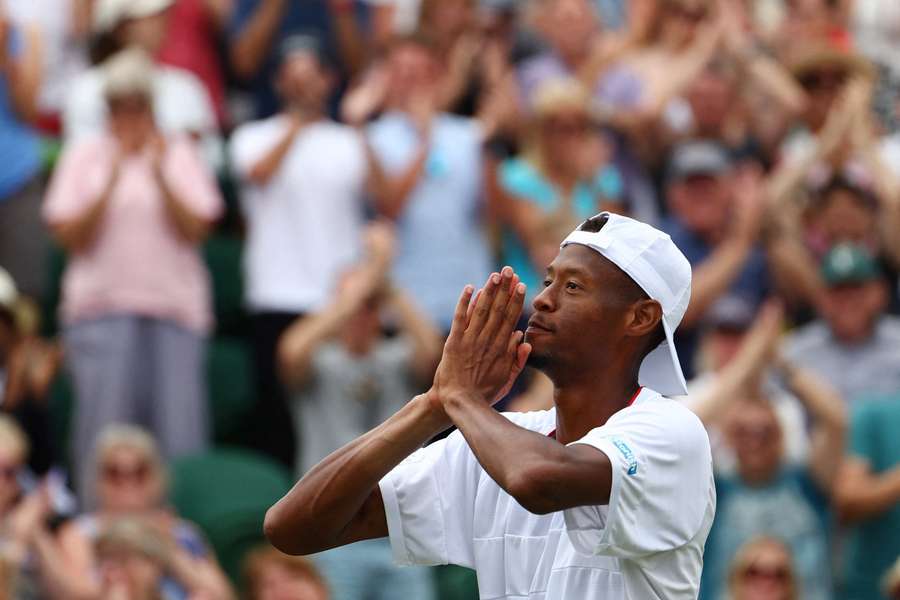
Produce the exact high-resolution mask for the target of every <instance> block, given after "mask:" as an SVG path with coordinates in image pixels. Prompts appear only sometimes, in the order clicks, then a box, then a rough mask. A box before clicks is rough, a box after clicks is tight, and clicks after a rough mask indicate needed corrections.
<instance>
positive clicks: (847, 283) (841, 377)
mask: <svg viewBox="0 0 900 600" xmlns="http://www.w3.org/2000/svg"><path fill="white" fill-rule="evenodd" d="M821 273H822V278H823V279H824V281H825V282H826V285H827V290H826V291H825V294H824V297H823V301H822V302H821V307H822V308H821V316H820V318H819V319H817V320H815V321H814V322H812V323H809V324H807V325H805V326H803V327H800V328H798V329H797V330H795V331H794V332H793V333H792V334H791V335H790V337H789V339H788V341H787V356H788V357H789V358H790V359H791V360H793V361H795V362H797V363H798V364H800V365H803V366H804V367H806V368H808V369H811V370H813V371H815V372H816V373H818V374H819V376H821V377H822V378H823V379H824V380H826V381H828V382H829V383H830V384H831V385H832V386H834V387H835V388H836V389H837V390H839V391H840V393H841V396H843V398H844V400H845V402H848V403H853V402H855V401H856V400H857V399H858V398H860V397H861V396H865V395H870V394H878V393H886V394H891V393H894V392H896V391H898V390H900V360H898V359H900V320H898V319H897V318H896V317H893V316H888V315H886V314H885V309H886V307H887V301H888V290H887V283H886V281H885V280H884V275H883V273H882V271H881V268H880V267H879V265H878V263H877V262H876V261H875V258H874V257H873V256H872V254H871V253H870V252H868V251H867V250H866V249H865V248H864V247H862V246H858V245H853V244H840V245H838V246H836V247H834V248H833V249H832V250H831V251H830V252H828V254H826V255H825V257H824V259H823V260H822V267H821Z"/></svg>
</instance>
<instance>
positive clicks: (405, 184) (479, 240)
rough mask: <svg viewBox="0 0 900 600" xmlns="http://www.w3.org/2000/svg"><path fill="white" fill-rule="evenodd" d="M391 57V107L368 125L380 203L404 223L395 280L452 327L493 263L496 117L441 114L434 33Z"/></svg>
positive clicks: (400, 45)
mask: <svg viewBox="0 0 900 600" xmlns="http://www.w3.org/2000/svg"><path fill="white" fill-rule="evenodd" d="M387 61H388V70H389V78H390V79H389V85H388V95H387V98H386V101H385V109H386V110H385V112H384V114H383V115H382V116H381V117H380V118H379V119H378V120H376V121H375V122H374V123H372V124H371V125H370V126H369V130H368V133H369V141H370V143H371V146H372V151H373V159H374V162H375V171H376V172H375V173H373V175H374V176H375V180H374V183H373V187H374V189H373V192H374V196H375V207H376V209H377V211H378V212H379V213H380V214H381V215H383V216H385V217H387V218H389V219H391V220H394V221H396V223H397V229H398V237H399V246H400V247H399V252H398V254H397V261H396V263H395V266H394V272H393V277H394V280H395V281H396V283H397V285H398V286H399V287H400V288H401V289H403V290H405V291H406V292H408V293H409V294H410V295H411V296H413V297H414V298H416V299H417V301H419V302H420V303H421V304H422V308H423V309H424V310H425V312H426V314H427V315H428V316H429V317H430V318H431V319H432V320H433V321H434V322H435V323H437V324H438V326H439V327H441V328H442V329H444V330H445V331H446V330H449V328H450V322H451V320H452V318H453V309H454V302H455V301H454V300H453V298H455V297H456V295H457V293H458V292H459V290H460V289H461V288H462V286H464V285H465V284H466V283H468V282H470V281H481V279H483V278H487V275H488V274H489V272H490V268H491V256H490V251H489V248H488V241H487V236H486V232H485V227H486V222H485V220H486V219H485V217H486V207H485V206H484V203H483V201H482V187H483V182H482V158H483V157H482V150H481V144H482V142H483V141H484V140H485V139H487V138H488V137H490V134H491V132H492V131H493V130H494V127H495V123H496V121H495V120H493V118H492V116H493V115H490V114H484V113H482V114H481V115H480V116H479V118H478V119H465V118H460V117H454V116H451V115H449V114H446V113H440V112H438V86H439V82H440V77H439V73H438V70H437V65H438V63H437V60H436V56H435V54H434V49H433V47H432V46H431V44H430V42H429V41H428V40H427V39H426V38H422V37H409V38H403V39H400V40H398V41H397V42H395V43H394V45H393V46H392V47H391V50H390V52H389V54H388V58H387ZM437 232H440V235H437Z"/></svg>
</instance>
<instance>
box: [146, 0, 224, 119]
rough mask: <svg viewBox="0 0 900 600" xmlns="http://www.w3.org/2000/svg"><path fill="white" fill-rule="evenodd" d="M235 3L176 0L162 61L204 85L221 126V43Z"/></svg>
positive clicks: (160, 51) (207, 0) (163, 48)
mask: <svg viewBox="0 0 900 600" xmlns="http://www.w3.org/2000/svg"><path fill="white" fill-rule="evenodd" d="M233 5H234V0H175V3H174V4H173V5H172V8H171V12H170V14H169V23H168V29H167V31H166V37H165V40H164V41H163V43H162V45H161V47H160V50H159V61H160V62H161V63H162V64H165V65H171V66H173V67H177V68H179V69H184V70H185V71H188V72H190V73H193V74H194V75H195V76H196V77H197V79H198V80H199V81H201V82H202V83H203V86H204V87H205V88H206V92H207V94H208V96H209V99H210V101H211V102H212V105H213V108H214V109H215V111H216V118H217V121H218V124H219V126H220V127H222V126H224V125H225V124H226V122H227V119H226V115H225V112H226V111H225V74H224V73H223V72H222V66H223V63H224V61H223V60H222V59H221V58H220V57H219V55H218V50H219V41H220V39H219V38H220V36H221V34H222V33H224V32H225V29H226V28H227V26H228V24H229V23H230V21H231V12H232V10H233Z"/></svg>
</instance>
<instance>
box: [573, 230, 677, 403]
mask: <svg viewBox="0 0 900 600" xmlns="http://www.w3.org/2000/svg"><path fill="white" fill-rule="evenodd" d="M597 217H606V222H605V223H604V224H603V226H602V227H601V228H600V230H599V231H597V232H592V231H581V228H580V227H579V229H576V230H575V231H573V232H572V233H570V234H569V236H568V237H567V238H566V239H565V240H564V241H563V243H562V246H561V247H562V248H565V247H566V246H568V245H569V244H580V245H583V246H587V247H588V248H591V249H592V250H595V251H597V252H599V253H600V254H601V255H602V256H604V257H606V258H607V259H608V260H610V261H611V262H612V263H613V264H615V265H616V266H617V267H619V268H620V269H622V270H623V271H624V272H625V273H626V274H627V275H628V276H629V277H631V279H633V280H634V282H635V283H636V284H638V285H639V286H640V288H641V289H642V290H644V292H646V293H647V296H649V297H650V298H651V299H652V300H656V301H657V302H659V304H660V306H661V307H662V311H663V317H662V323H663V329H664V330H665V332H666V339H665V341H664V342H662V343H661V344H660V345H659V346H657V347H656V348H654V349H653V350H652V351H651V352H650V353H649V354H648V355H647V357H646V358H644V362H643V363H641V370H640V372H639V373H638V383H640V384H641V385H644V386H646V387H648V388H651V389H653V390H655V391H657V392H659V393H660V394H662V395H664V396H679V395H683V394H687V384H686V383H685V381H684V373H682V371H681V363H680V362H679V361H678V353H677V352H676V351H675V343H674V341H673V336H674V334H675V329H676V328H677V327H678V324H679V323H681V319H682V317H684V312H685V311H686V310H687V307H688V302H690V299H691V264H690V263H689V262H688V260H687V258H685V256H684V254H682V253H681V250H679V249H678V247H677V246H676V245H675V242H673V241H672V238H670V237H669V236H668V235H667V234H665V233H663V232H662V231H659V230H658V229H655V228H653V227H651V226H650V225H647V224H646V223H641V222H640V221H636V220H634V219H631V218H629V217H623V216H621V215H616V214H612V213H600V214H599V215H597V216H596V217H593V218H594V219H596V218H597ZM582 226H583V224H582Z"/></svg>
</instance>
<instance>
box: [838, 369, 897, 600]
mask: <svg viewBox="0 0 900 600" xmlns="http://www.w3.org/2000/svg"><path fill="white" fill-rule="evenodd" d="M853 368H854V367H845V368H844V372H845V373H846V374H848V375H849V374H850V373H851V372H852V369H853ZM898 419H900V388H896V389H895V390H894V391H893V392H891V393H889V394H885V395H880V396H878V397H873V398H871V399H867V400H866V401H865V402H860V403H859V404H857V405H856V406H854V407H853V408H852V413H851V421H850V435H849V442H848V449H847V455H846V456H845V457H844V460H843V463H842V464H841V465H840V468H839V470H838V476H837V477H836V478H835V503H836V505H837V510H838V515H839V516H840V518H841V521H842V522H843V523H845V524H847V525H849V526H850V527H851V528H850V532H849V539H847V540H846V546H845V547H844V549H843V554H844V556H843V561H842V567H843V568H842V570H843V577H842V581H843V585H842V588H841V594H840V597H841V598H848V599H849V598H852V599H853V600H879V599H881V598H885V597H896V594H895V595H894V596H889V595H888V594H885V595H882V594H881V590H880V589H879V584H880V582H881V581H882V577H883V576H884V574H885V573H886V572H887V570H888V569H889V568H890V567H891V565H892V564H894V562H895V561H896V560H897V557H898V556H900V437H898V436H897V427H896V425H897V422H898ZM894 591H896V590H894Z"/></svg>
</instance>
